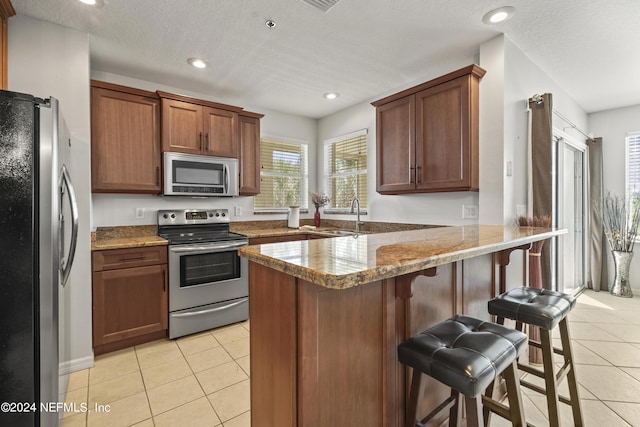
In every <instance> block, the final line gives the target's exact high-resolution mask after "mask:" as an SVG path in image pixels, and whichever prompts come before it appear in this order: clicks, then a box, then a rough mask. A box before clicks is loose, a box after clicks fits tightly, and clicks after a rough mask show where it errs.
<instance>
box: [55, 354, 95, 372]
mask: <svg viewBox="0 0 640 427" xmlns="http://www.w3.org/2000/svg"><path fill="white" fill-rule="evenodd" d="M88 368H93V355H91V356H87V357H81V358H80V359H73V360H69V361H67V362H62V363H60V365H59V373H60V375H68V374H70V373H72V372H76V371H81V370H83V369H88Z"/></svg>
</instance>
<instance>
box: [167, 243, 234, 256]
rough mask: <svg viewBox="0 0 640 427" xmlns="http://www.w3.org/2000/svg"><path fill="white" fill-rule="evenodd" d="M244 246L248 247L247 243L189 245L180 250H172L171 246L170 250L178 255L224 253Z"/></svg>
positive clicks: (179, 248)
mask: <svg viewBox="0 0 640 427" xmlns="http://www.w3.org/2000/svg"><path fill="white" fill-rule="evenodd" d="M243 246H247V243H246V242H242V243H233V244H230V245H189V246H188V247H187V246H183V247H178V248H172V247H171V246H169V250H170V251H171V252H173V253H176V254H181V253H200V252H222V251H224V250H226V249H238V248H241V247H243Z"/></svg>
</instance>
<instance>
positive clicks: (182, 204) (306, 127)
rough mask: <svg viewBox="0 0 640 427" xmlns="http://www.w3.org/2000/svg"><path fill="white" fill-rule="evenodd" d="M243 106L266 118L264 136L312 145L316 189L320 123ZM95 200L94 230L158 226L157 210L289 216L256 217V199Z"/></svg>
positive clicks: (150, 85)
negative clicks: (141, 214)
mask: <svg viewBox="0 0 640 427" xmlns="http://www.w3.org/2000/svg"><path fill="white" fill-rule="evenodd" d="M91 78H92V79H95V80H101V81H106V82H110V83H116V84H121V85H125V86H130V87H135V88H138V89H145V90H150V91H155V90H163V91H166V92H171V93H176V94H181V95H185V96H190V97H194V98H198V99H204V100H210V101H215V102H221V103H225V102H226V101H225V100H224V99H222V98H216V97H212V96H208V95H203V94H199V93H196V92H191V91H188V90H185V89H180V88H175V87H171V86H166V85H162V84H158V83H154V82H148V81H144V80H138V79H134V78H131V77H126V76H122V75H118V74H112V73H106V72H103V71H98V70H92V71H91ZM241 107H243V108H244V109H245V110H247V111H254V112H256V113H262V114H264V115H265V116H264V117H263V118H262V119H261V120H260V133H261V134H263V135H270V136H280V137H286V138H293V139H297V140H304V141H307V142H308V143H309V189H312V188H315V186H316V182H315V177H316V169H315V157H314V155H313V153H315V147H316V132H317V121H316V120H315V119H309V118H306V117H301V116H295V115H291V114H286V113H280V112H277V111H269V110H265V109H264V108H254V107H252V106H250V105H241ZM92 199H93V206H92V227H94V228H95V227H102V226H114V225H142V224H155V223H156V221H157V218H156V211H157V210H159V209H191V208H193V209H201V208H227V209H229V211H230V213H231V214H232V221H250V220H266V219H285V218H286V214H271V215H263V214H261V215H253V199H254V198H253V197H233V198H226V197H225V198H223V197H220V198H209V199H192V198H186V197H174V198H165V197H161V196H152V195H134V194H94V195H93V198H92ZM236 206H239V207H240V208H241V211H242V215H241V216H239V217H238V216H235V209H234V208H235V207H236ZM135 208H145V210H146V212H145V218H143V219H136V217H135ZM311 216H312V213H309V214H301V217H302V218H310V217H311Z"/></svg>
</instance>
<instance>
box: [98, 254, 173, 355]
mask: <svg viewBox="0 0 640 427" xmlns="http://www.w3.org/2000/svg"><path fill="white" fill-rule="evenodd" d="M166 280H167V267H166V265H152V266H147V267H134V268H123V269H118V270H110V271H99V272H95V273H94V274H93V345H94V346H100V345H103V344H109V343H113V342H115V341H121V340H125V339H128V338H132V337H135V336H140V335H145V334H149V333H153V332H158V331H162V330H165V329H167V322H168V319H167V317H168V308H167V283H166Z"/></svg>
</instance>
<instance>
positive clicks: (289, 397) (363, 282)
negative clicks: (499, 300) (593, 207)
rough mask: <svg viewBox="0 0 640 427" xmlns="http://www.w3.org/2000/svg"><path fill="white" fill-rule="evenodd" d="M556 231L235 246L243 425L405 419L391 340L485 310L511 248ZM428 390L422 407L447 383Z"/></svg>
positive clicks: (395, 422) (432, 233)
mask: <svg viewBox="0 0 640 427" xmlns="http://www.w3.org/2000/svg"><path fill="white" fill-rule="evenodd" d="M564 233H566V230H554V229H549V228H533V227H503V226H492V225H471V226H459V227H439V228H428V229H423V230H411V231H401V232H393V233H384V234H366V235H359V236H345V237H337V238H330V239H318V240H308V241H307V240H302V241H293V242H282V243H272V244H264V245H255V246H247V247H245V248H242V249H241V250H240V255H241V256H243V257H246V258H248V259H249V260H250V270H249V296H250V315H249V317H250V320H251V337H250V342H251V418H252V425H261V426H274V427H275V426H277V427H280V426H304V427H310V426H311V427H316V426H317V427H321V426H328V425H331V426H351V425H367V426H394V427H395V426H397V427H400V426H402V425H404V407H405V395H406V394H407V387H408V381H407V375H408V373H407V372H406V369H405V368H404V367H403V366H402V365H401V364H400V363H399V362H398V360H397V355H396V347H397V345H398V344H399V343H400V342H402V341H403V340H405V339H406V338H408V337H410V336H412V335H414V334H416V333H418V332H419V331H421V330H424V329H426V328H428V327H429V326H431V325H433V324H436V323H438V322H440V321H442V320H445V319H447V318H448V317H450V316H452V315H454V314H457V313H464V314H468V315H471V316H474V317H478V318H481V319H485V320H490V316H489V315H488V313H487V308H486V307H487V301H488V300H489V299H491V298H492V297H494V296H495V295H496V293H497V291H498V289H499V287H498V286H499V282H500V280H502V281H504V277H505V274H504V270H505V269H506V265H507V264H509V255H510V254H511V252H513V251H515V250H518V251H520V250H527V249H528V248H529V246H530V244H531V243H532V242H534V241H539V240H546V239H549V238H552V237H555V236H559V235H562V234H564ZM520 270H522V267H520ZM511 276H514V275H513V274H512V275H511ZM515 277H522V278H524V277H525V275H524V272H518V273H516V274H515ZM522 284H524V283H514V284H513V285H511V286H510V287H513V286H520V285H522ZM503 286H504V284H503ZM426 390H427V391H426V392H425V404H424V405H423V408H424V411H425V414H423V415H426V413H428V412H429V411H431V410H432V409H433V408H434V407H435V406H436V405H437V403H439V402H440V401H441V400H443V399H442V397H443V396H447V395H448V393H449V391H448V390H447V389H445V388H444V387H443V386H441V385H440V384H438V383H436V382H432V381H429V382H427V389H426Z"/></svg>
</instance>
